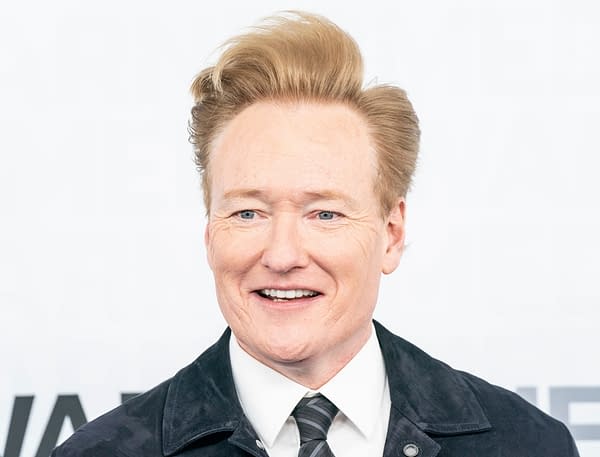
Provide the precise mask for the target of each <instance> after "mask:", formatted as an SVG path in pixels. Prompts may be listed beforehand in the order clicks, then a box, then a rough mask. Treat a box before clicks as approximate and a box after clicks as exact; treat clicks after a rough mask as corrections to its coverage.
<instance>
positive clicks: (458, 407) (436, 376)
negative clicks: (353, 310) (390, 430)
mask: <svg viewBox="0 0 600 457" xmlns="http://www.w3.org/2000/svg"><path fill="white" fill-rule="evenodd" d="M375 330H376V332H377V338H378V339H379V345H380V346H381V352H382V353H383V359H384V361H385V366H386V371H387V375H388V383H389V386H390V397H391V401H392V406H393V407H394V408H396V409H397V410H398V411H399V412H400V413H402V415H404V416H406V417H407V418H408V419H409V420H410V421H411V422H412V423H414V424H415V425H416V426H417V427H419V428H420V429H421V430H423V431H424V432H429V433H434V434H437V435H456V434H460V433H472V432H480V431H484V430H489V429H490V428H491V425H490V423H489V421H488V420H487V417H486V416H485V413H484V412H483V409H482V408H481V405H480V404H479V401H478V400H477V398H476V396H475V394H474V393H473V390H472V389H471V387H470V386H469V385H468V384H467V382H466V381H465V378H464V375H463V374H461V373H460V372H457V371H455V370H453V369H452V368H450V367H449V366H448V365H446V364H445V363H443V362H440V361H439V360H436V359H434V358H432V357H430V356H429V355H427V354H426V353H425V352H423V351H422V350H420V349H419V348H417V347H416V346H414V345H412V344H410V343H409V342H408V341H406V340H404V339H402V338H400V337H398V336H396V335H394V334H392V333H391V332H389V331H388V330H387V329H386V328H385V327H383V326H382V325H381V324H380V323H379V322H377V321H375Z"/></svg>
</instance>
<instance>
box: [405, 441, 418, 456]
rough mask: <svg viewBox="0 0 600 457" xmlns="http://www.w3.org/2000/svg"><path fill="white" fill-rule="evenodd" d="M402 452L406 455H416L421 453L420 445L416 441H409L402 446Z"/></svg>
mask: <svg viewBox="0 0 600 457" xmlns="http://www.w3.org/2000/svg"><path fill="white" fill-rule="evenodd" d="M402 453H403V454H404V455H405V456H406V457H416V456H417V455H419V446H417V445H416V444H414V443H409V444H407V445H406V446H404V448H402Z"/></svg>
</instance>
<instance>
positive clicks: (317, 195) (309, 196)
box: [223, 188, 358, 207]
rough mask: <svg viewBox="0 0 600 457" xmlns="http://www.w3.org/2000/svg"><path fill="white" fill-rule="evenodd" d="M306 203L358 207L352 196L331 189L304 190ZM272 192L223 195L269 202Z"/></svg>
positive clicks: (232, 198) (233, 191)
mask: <svg viewBox="0 0 600 457" xmlns="http://www.w3.org/2000/svg"><path fill="white" fill-rule="evenodd" d="M299 194H300V195H301V199H302V200H304V201H316V200H339V201H342V202H344V203H346V204H348V205H349V206H350V207H356V206H357V204H358V203H357V201H356V200H355V199H354V198H353V197H352V196H351V195H347V194H344V193H342V192H336V191H334V190H330V189H320V190H304V191H301V192H299ZM270 195H271V192H269V191H266V190H262V189H253V188H252V189H250V188H249V189H243V188H242V189H232V190H228V191H227V192H225V194H224V195H223V197H224V199H225V200H234V199H236V198H256V199H257V200H263V201H269V200H270V199H271V198H270Z"/></svg>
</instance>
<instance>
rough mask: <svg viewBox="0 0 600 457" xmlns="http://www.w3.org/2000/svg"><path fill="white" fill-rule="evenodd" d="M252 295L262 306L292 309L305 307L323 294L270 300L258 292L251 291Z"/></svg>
mask: <svg viewBox="0 0 600 457" xmlns="http://www.w3.org/2000/svg"><path fill="white" fill-rule="evenodd" d="M252 295H254V296H255V297H256V298H257V299H258V302H259V303H260V304H261V305H262V306H264V307H266V308H271V309H278V310H293V309H298V308H305V307H307V306H310V305H312V304H313V303H314V302H315V301H317V300H318V299H319V298H321V297H322V296H323V295H321V294H319V295H314V296H312V297H301V298H294V299H292V300H272V299H270V298H265V297H263V296H262V295H260V294H259V293H258V292H253V293H252Z"/></svg>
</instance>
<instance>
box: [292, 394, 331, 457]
mask: <svg viewBox="0 0 600 457" xmlns="http://www.w3.org/2000/svg"><path fill="white" fill-rule="evenodd" d="M337 412H338V409H337V407H336V406H335V405H334V404H333V403H331V402H330V401H329V400H328V399H327V398H325V397H324V396H323V395H321V394H319V395H316V396H314V397H305V398H303V399H302V400H300V401H299V402H298V405H297V406H296V408H295V409H294V411H293V412H292V416H294V419H296V423H297V424H298V430H299V431H300V451H299V452H298V457H335V456H334V455H333V452H331V449H330V448H329V445H328V444H327V441H326V440H327V431H328V430H329V427H330V426H331V422H332V421H333V418H334V417H335V415H336V414H337Z"/></svg>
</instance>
